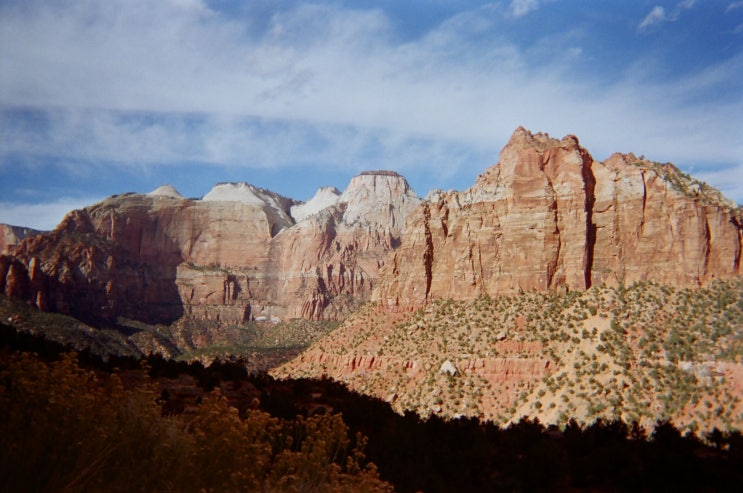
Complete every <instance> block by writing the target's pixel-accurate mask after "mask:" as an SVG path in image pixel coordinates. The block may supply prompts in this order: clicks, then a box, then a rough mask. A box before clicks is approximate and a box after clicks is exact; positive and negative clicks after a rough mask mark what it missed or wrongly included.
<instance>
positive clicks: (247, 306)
mask: <svg viewBox="0 0 743 493" xmlns="http://www.w3.org/2000/svg"><path fill="white" fill-rule="evenodd" d="M320 195H321V196H322V195H328V194H327V190H324V191H323V190H321V193H320ZM331 195H333V194H332V193H331ZM336 195H338V196H337V200H325V202H323V200H324V199H322V197H321V199H320V200H314V201H310V203H308V204H300V203H298V202H296V201H294V200H291V199H288V198H286V197H282V196H280V195H278V194H275V193H273V192H270V191H267V190H263V189H259V188H257V187H254V186H252V185H249V184H247V183H221V184H218V185H217V186H215V187H214V188H213V189H212V190H211V191H210V192H209V193H208V194H206V195H205V196H204V198H203V199H201V200H190V199H184V198H183V197H182V196H181V195H180V194H179V193H178V192H177V191H176V190H175V189H173V187H170V186H164V187H160V188H158V189H157V190H155V191H153V192H151V193H149V194H147V195H139V194H124V195H119V196H113V197H110V198H109V199H106V200H104V201H103V202H100V203H98V204H96V205H94V206H91V207H88V208H86V209H83V210H79V211H73V212H71V213H70V214H69V215H68V216H67V217H66V218H65V219H64V220H63V221H62V223H60V225H59V226H58V227H57V228H56V229H55V230H54V231H52V232H50V233H48V234H46V235H41V236H38V237H35V238H31V239H29V240H27V241H25V242H22V243H21V244H20V245H19V246H18V247H17V248H16V249H15V251H14V254H13V255H12V256H4V257H2V258H0V292H2V293H4V294H6V295H8V296H13V297H19V298H24V299H28V300H31V301H32V302H33V303H34V304H35V305H36V306H38V307H39V308H40V309H42V310H49V311H58V312H62V313H66V314H71V315H75V316H78V317H80V318H83V319H85V320H89V321H94V322H101V321H111V320H113V319H115V317H118V316H123V317H127V318H132V319H136V320H142V321H147V322H166V323H169V322H172V321H174V320H176V319H177V318H179V317H181V316H184V315H185V316H189V317H192V318H195V319H209V320H218V321H221V322H226V323H237V322H243V321H246V320H248V319H250V318H259V319H263V318H265V319H266V320H277V319H281V318H285V317H290V318H294V317H305V318H312V319H322V318H328V317H329V318H333V317H337V316H340V315H342V314H344V313H346V312H347V310H348V309H349V308H351V307H352V306H354V305H355V304H357V303H358V302H360V301H363V300H366V299H368V297H369V296H370V294H371V290H372V288H373V286H374V284H375V282H376V279H377V275H378V270H379V268H380V267H381V266H382V265H383V263H384V258H385V256H386V253H387V252H389V251H390V250H391V249H392V248H394V246H395V245H396V244H397V243H398V242H399V239H400V235H401V233H402V231H403V227H404V224H405V216H406V215H407V214H408V212H410V211H411V210H412V209H413V208H415V207H416V206H417V205H418V202H419V199H418V198H417V197H416V196H415V194H414V193H413V191H412V190H411V189H410V187H409V186H408V184H407V182H406V181H405V179H404V178H402V177H401V176H399V175H397V174H390V173H388V172H373V173H366V174H363V175H361V176H358V177H355V178H353V179H352V180H351V182H350V184H349V186H348V189H347V190H346V191H345V192H344V194H343V195H342V196H340V194H336ZM302 205H305V207H304V208H302V207H301V206H302ZM298 207H299V211H300V212H301V214H297V217H298V218H299V219H300V220H299V221H296V220H295V218H294V217H292V210H294V211H295V212H297V210H298V209H297V208H298Z"/></svg>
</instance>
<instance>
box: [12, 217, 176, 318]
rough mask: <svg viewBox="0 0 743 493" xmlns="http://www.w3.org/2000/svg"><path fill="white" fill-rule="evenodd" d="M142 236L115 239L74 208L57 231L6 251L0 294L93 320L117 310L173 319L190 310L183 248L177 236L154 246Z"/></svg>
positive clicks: (118, 314)
mask: <svg viewBox="0 0 743 493" xmlns="http://www.w3.org/2000/svg"><path fill="white" fill-rule="evenodd" d="M152 227H153V228H154V226H152ZM140 236H141V234H140ZM143 241H144V240H142V239H141V238H134V239H131V238H126V239H124V240H114V239H112V238H111V237H110V235H106V234H105V233H101V232H99V231H97V230H96V228H95V227H94V226H93V224H92V222H91V220H90V218H89V217H88V215H87V214H86V213H85V212H84V211H73V213H70V214H69V215H68V216H67V217H66V218H65V219H64V220H63V222H62V223H60V225H59V226H58V227H57V229H55V230H54V231H51V232H49V233H47V234H43V235H38V236H35V237H32V238H27V239H26V240H24V241H23V242H22V243H21V244H20V245H18V247H16V249H15V250H14V252H13V254H12V255H11V256H2V257H0V294H1V293H4V294H6V295H7V296H9V297H12V298H17V299H23V300H26V301H29V302H31V303H32V304H33V305H35V306H36V307H37V308H39V309H40V310H42V311H46V312H56V313H62V314H65V315H71V316H73V317H75V318H78V319H79V320H81V321H83V322H85V323H87V324H90V325H92V326H95V327H103V326H108V327H111V326H115V325H116V319H117V318H118V317H125V318H129V319H133V320H138V321H141V322H145V323H150V324H155V323H163V324H170V323H172V322H174V321H175V320H177V319H178V318H180V317H181V316H182V315H183V314H184V310H183V303H182V301H181V298H180V294H179V292H178V287H177V285H176V275H177V268H178V265H179V264H180V263H181V262H182V257H181V253H180V250H179V248H178V245H177V244H176V243H175V242H174V241H172V240H167V241H161V242H160V244H159V245H158V248H157V249H149V250H148V249H147V248H145V247H143Z"/></svg>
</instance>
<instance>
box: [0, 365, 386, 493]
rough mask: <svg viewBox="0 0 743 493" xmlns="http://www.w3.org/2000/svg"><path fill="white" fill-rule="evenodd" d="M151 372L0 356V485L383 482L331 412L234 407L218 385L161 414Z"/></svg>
mask: <svg viewBox="0 0 743 493" xmlns="http://www.w3.org/2000/svg"><path fill="white" fill-rule="evenodd" d="M157 395H158V394H157V392H156V391H155V389H154V387H153V386H152V385H149V384H145V385H142V386H138V387H135V388H132V389H126V388H125V387H124V385H123V384H122V382H121V380H120V379H119V377H118V376H117V375H116V374H113V375H107V374H101V373H95V372H92V371H88V370H83V369H81V368H80V367H79V365H78V364H77V360H76V357H75V355H74V354H72V355H63V356H62V357H61V359H59V360H58V361H55V362H51V363H46V362H43V361H41V360H39V358H38V357H36V356H35V355H32V354H29V353H21V354H12V355H10V356H8V357H6V358H5V359H4V360H2V362H0V436H2V446H0V490H2V491H29V492H31V491H66V492H67V491H69V492H84V491H109V492H117V491H127V492H131V491H183V492H189V491H198V492H204V491H267V492H270V491H307V492H320V491H339V492H340V491H390V490H391V487H390V486H389V485H388V484H387V483H384V482H382V481H381V480H380V479H379V478H378V475H377V473H376V469H375V467H374V466H373V465H372V464H368V465H364V456H363V453H362V448H363V446H364V444H365V441H364V439H363V438H362V437H360V436H359V437H356V438H355V440H351V439H350V438H349V437H348V429H347V427H346V425H345V424H344V423H343V421H342V419H341V418H340V416H338V415H328V416H314V417H310V418H299V417H298V418H296V419H293V420H282V419H278V418H273V417H271V416H270V415H268V414H266V413H263V412H261V411H250V412H249V413H248V415H247V416H246V417H245V418H244V419H241V418H240V417H239V416H238V413H237V410H235V409H234V408H232V407H230V406H229V405H228V404H227V401H226V400H225V399H224V398H223V397H222V396H221V395H220V394H219V393H217V392H212V393H209V394H207V395H206V397H205V398H204V399H203V402H202V403H201V405H200V406H199V407H198V408H197V410H196V412H195V413H194V414H190V415H187V414H184V415H177V416H164V415H163V413H162V409H161V406H160V404H159V403H158V402H157Z"/></svg>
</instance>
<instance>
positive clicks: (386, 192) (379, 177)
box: [340, 171, 420, 230]
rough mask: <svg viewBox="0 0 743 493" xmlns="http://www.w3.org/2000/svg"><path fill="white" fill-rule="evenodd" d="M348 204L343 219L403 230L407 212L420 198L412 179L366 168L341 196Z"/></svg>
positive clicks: (352, 180)
mask: <svg viewBox="0 0 743 493" xmlns="http://www.w3.org/2000/svg"><path fill="white" fill-rule="evenodd" d="M340 201H341V202H345V203H346V204H347V206H346V211H345V213H344V215H343V220H344V221H345V222H347V223H354V222H357V221H362V222H367V223H369V224H370V225H378V226H382V227H392V228H394V229H397V230H401V229H402V228H404V226H405V217H406V216H407V213H408V212H410V211H411V210H412V209H414V208H415V207H416V206H417V205H418V204H419V203H420V199H419V198H418V196H417V195H416V194H415V192H414V191H413V189H412V188H410V185H409V184H408V181H407V180H406V179H405V178H404V177H403V176H401V175H399V174H398V173H396V172H394V171H365V172H363V173H361V174H360V175H358V176H354V177H353V178H351V182H350V183H349V184H348V187H347V188H346V190H345V191H344V192H343V194H342V195H341V197H340Z"/></svg>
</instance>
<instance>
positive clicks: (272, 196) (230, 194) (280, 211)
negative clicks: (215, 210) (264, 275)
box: [201, 182, 295, 234]
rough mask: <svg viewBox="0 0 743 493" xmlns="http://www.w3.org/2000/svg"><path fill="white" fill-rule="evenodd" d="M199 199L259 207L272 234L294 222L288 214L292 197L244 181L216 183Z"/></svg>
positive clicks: (292, 202)
mask: <svg viewBox="0 0 743 493" xmlns="http://www.w3.org/2000/svg"><path fill="white" fill-rule="evenodd" d="M201 201H202V202H241V203H243V204H248V205H254V206H256V207H260V208H262V209H263V210H264V212H265V213H266V215H267V217H268V218H269V221H270V222H271V224H272V225H273V227H272V231H273V234H276V233H277V232H278V231H280V230H281V229H283V228H287V227H289V226H291V225H292V224H294V220H293V219H292V218H291V216H290V215H289V209H290V208H291V206H292V205H293V204H294V203H295V202H294V201H293V200H292V199H288V198H286V197H283V196H281V195H279V194H277V193H274V192H271V191H269V190H264V189H262V188H258V187H255V186H253V185H251V184H249V183H245V182H241V183H218V184H217V185H215V186H214V187H213V188H212V189H211V190H210V191H209V193H207V194H206V195H204V197H203V198H202V199H201Z"/></svg>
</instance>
